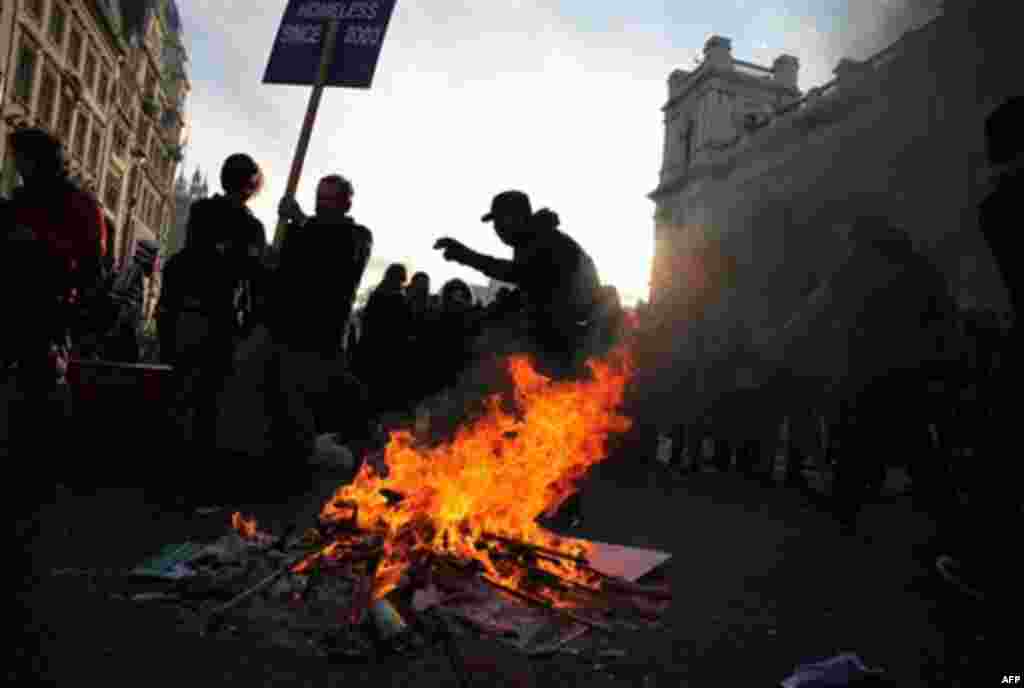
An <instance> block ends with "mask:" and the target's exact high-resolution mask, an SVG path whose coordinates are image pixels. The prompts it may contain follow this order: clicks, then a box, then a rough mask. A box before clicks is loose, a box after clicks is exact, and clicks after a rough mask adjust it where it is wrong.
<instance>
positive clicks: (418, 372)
mask: <svg viewBox="0 0 1024 688" xmlns="http://www.w3.org/2000/svg"><path fill="white" fill-rule="evenodd" d="M431 296H432V295H431V293H430V276H429V275H428V274H427V273H425V272H417V273H415V274H413V276H412V278H410V280H409V285H408V286H407V287H406V288H405V298H406V301H407V302H408V304H409V318H410V320H409V329H410V331H409V346H410V348H411V350H412V351H423V350H425V349H426V348H427V347H429V346H430V338H431V335H432V331H433V329H434V327H433V326H434V323H435V321H436V319H437V317H438V311H439V310H440V308H438V307H435V305H434V304H435V303H439V299H438V300H435V299H432V298H431ZM407 374H408V376H409V377H408V381H409V386H410V388H409V393H410V397H411V398H413V399H414V400H416V401H418V400H420V399H422V398H423V397H425V396H426V395H427V394H429V393H430V389H431V387H432V384H433V383H432V381H431V373H430V370H429V369H428V368H427V367H425V366H421V365H413V366H411V367H410V369H409V370H408V373H407Z"/></svg>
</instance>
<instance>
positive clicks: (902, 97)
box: [649, 4, 1019, 348]
mask: <svg viewBox="0 0 1024 688" xmlns="http://www.w3.org/2000/svg"><path fill="white" fill-rule="evenodd" d="M969 14H970V15H971V16H970V17H968V16H967V15H969ZM983 23H984V22H982V20H981V19H980V18H979V17H978V16H977V14H976V13H975V12H974V10H973V9H971V8H969V7H967V6H966V4H965V5H964V6H963V7H961V6H960V5H955V6H954V7H951V8H950V9H946V10H945V11H944V12H942V13H940V14H939V15H938V16H935V17H933V18H931V19H930V20H929V21H927V22H925V23H923V24H922V25H920V26H918V27H916V28H914V29H912V30H910V31H908V32H907V33H906V34H904V36H903V37H902V38H900V39H899V40H898V41H896V43H894V44H893V45H892V46H890V47H889V48H887V49H885V50H883V51H881V52H880V53H878V54H876V55H874V56H872V57H871V58H869V59H867V60H865V61H862V62H857V61H853V60H848V59H844V60H842V61H841V62H840V64H839V65H838V66H837V67H836V69H835V78H834V79H833V80H832V81H830V82H829V83H827V84H825V85H823V86H821V87H818V88H815V89H812V90H810V91H809V92H808V93H806V94H802V93H800V92H799V91H798V90H797V89H796V80H797V71H798V68H799V65H798V62H797V60H796V58H793V57H790V56H781V57H779V58H778V59H777V60H776V61H775V63H774V64H773V65H772V67H771V68H767V67H759V66H757V65H752V64H750V63H746V62H743V61H740V60H737V59H735V58H734V57H733V56H732V54H731V48H730V44H729V41H728V39H724V38H721V37H717V36H716V37H713V38H711V39H710V40H709V41H708V42H707V45H706V46H705V50H704V55H705V57H704V60H703V62H702V63H701V64H700V66H699V67H698V68H697V69H695V70H694V71H693V72H683V71H675V72H673V73H672V74H671V76H670V77H669V80H668V86H669V89H668V90H669V99H668V102H667V103H666V105H665V106H664V107H663V111H664V114H665V148H664V154H663V164H662V169H661V176H660V183H659V185H658V187H657V189H655V190H654V191H653V192H652V193H651V194H650V196H649V197H650V198H651V200H653V201H654V203H655V257H654V262H653V265H652V273H651V302H652V306H653V308H654V312H655V313H656V314H657V317H658V318H659V319H660V320H661V321H662V322H665V323H667V324H668V325H669V327H668V328H667V331H669V332H674V333H675V334H673V335H670V336H672V337H679V336H682V335H681V333H682V332H685V331H693V326H694V324H695V323H697V322H699V327H698V328H697V329H698V330H701V329H702V330H703V331H704V332H706V333H708V337H707V338H706V341H710V342H711V347H712V348H715V347H718V348H721V347H723V346H724V345H725V344H726V339H727V337H728V335H727V333H728V332H730V331H732V330H733V328H734V327H735V326H737V325H738V324H743V325H746V326H749V327H752V328H754V329H758V328H761V327H767V328H774V327H777V326H779V325H781V324H782V323H783V322H785V320H786V319H787V318H788V316H789V315H790V314H791V313H792V312H793V311H794V310H795V309H796V308H797V307H798V305H799V304H800V303H801V301H802V299H803V298H804V296H805V295H806V293H807V290H808V285H813V284H815V283H820V282H821V281H822V280H823V279H825V278H827V276H828V275H829V273H830V272H831V271H833V270H834V269H835V268H836V267H837V266H838V265H839V263H840V262H841V260H842V259H843V250H844V247H843V243H842V241H841V239H840V237H841V234H842V232H841V230H842V228H843V227H845V226H848V225H849V223H850V221H851V220H852V218H853V217H855V216H856V215H857V214H858V213H863V212H868V213H881V214H884V215H886V216H887V217H889V218H891V219H892V221H893V222H894V224H896V225H897V226H900V227H903V228H904V229H906V230H907V231H908V233H909V234H910V235H911V237H912V239H913V240H914V242H915V245H916V246H917V248H918V249H919V250H921V251H922V252H924V253H925V254H926V255H928V256H929V257H930V258H932V259H933V260H934V261H935V262H936V263H937V264H938V265H939V266H940V267H941V268H942V269H943V271H944V272H945V274H946V276H947V279H948V281H949V283H950V286H951V290H952V291H953V292H954V294H955V295H956V296H957V298H958V299H959V300H960V302H961V304H962V305H963V306H964V307H988V308H993V309H995V310H1006V309H1008V299H1007V295H1006V291H1005V288H1004V287H1003V285H1002V282H1001V280H1000V277H999V275H998V273H997V271H996V268H995V264H994V261H993V258H992V256H991V253H990V252H989V250H988V248H987V246H986V244H985V242H984V241H983V239H982V237H981V234H980V232H979V231H978V222H977V204H978V202H979V201H980V200H981V198H982V197H983V195H984V193H985V182H984V174H983V171H984V170H983V168H984V159H985V156H984V140H983V122H984V119H985V117H986V116H987V114H988V113H989V112H991V110H992V109H994V107H995V106H996V105H998V104H999V102H1001V100H1002V99H1004V98H1005V97H1008V96H1009V95H1012V92H1013V90H1014V89H1013V84H1012V81H1014V80H1015V81H1017V82H1019V78H1016V75H1010V74H1009V73H1008V72H1009V67H1008V65H1007V66H1003V65H999V64H993V63H992V60H990V59H988V58H986V57H983V54H984V52H985V51H986V50H987V49H989V48H991V47H997V48H998V45H996V46H992V45H988V44H986V43H987V42H986V41H985V40H984V39H983V38H981V37H980V36H979V35H977V34H969V33H968V29H966V28H964V27H967V26H972V25H973V26H974V27H979V26H981V25H982V24H983ZM990 25H991V24H990ZM975 30H976V29H975ZM1004 49H1005V48H1004ZM972 64H973V65H979V66H980V65H982V64H984V65H986V66H987V67H988V68H989V69H1000V70H1002V71H1003V73H1004V74H1005V75H1006V76H1008V77H1009V76H1013V77H1014V79H1013V80H1007V79H1003V80H1000V79H996V78H992V77H991V76H987V80H986V81H985V92H982V89H981V86H980V83H981V81H980V80H979V76H986V75H979V73H977V72H974V71H972V70H971V69H970V68H969V67H968V66H965V65H972ZM1008 64H1011V63H1008ZM709 262H712V263H717V264H716V265H710V266H709ZM702 270H703V271H704V272H703V275H704V276H705V277H707V279H705V280H703V281H702V280H701V279H695V278H694V275H695V274H696V275H698V276H700V275H701V271H702ZM723 275H725V278H722V276H723ZM708 280H711V281H713V282H715V285H714V286H715V288H714V289H711V290H709V289H708ZM716 280H717V281H716Z"/></svg>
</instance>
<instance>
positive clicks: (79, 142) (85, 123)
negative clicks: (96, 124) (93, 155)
mask: <svg viewBox="0 0 1024 688" xmlns="http://www.w3.org/2000/svg"><path fill="white" fill-rule="evenodd" d="M77 119H78V123H77V124H76V125H75V157H76V158H78V159H79V160H85V157H86V153H87V152H88V151H86V149H85V147H86V145H87V144H88V143H89V115H87V114H85V112H83V111H82V110H79V111H78V118H77Z"/></svg>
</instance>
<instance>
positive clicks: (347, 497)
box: [321, 350, 632, 604]
mask: <svg viewBox="0 0 1024 688" xmlns="http://www.w3.org/2000/svg"><path fill="white" fill-rule="evenodd" d="M507 365H508V369H509V372H510V373H511V376H512V379H513V382H514V384H515V392H514V402H515V406H516V410H517V412H515V413H512V412H509V411H507V410H506V408H505V407H504V406H503V404H502V400H501V399H500V397H499V396H498V395H494V396H491V397H490V398H488V399H487V402H486V404H487V413H486V414H484V416H483V417H481V418H480V419H479V420H477V421H476V422H474V423H473V424H472V425H469V426H465V427H462V428H460V429H459V430H458V432H457V433H456V436H455V438H454V440H452V441H451V442H450V443H447V444H442V445H441V446H437V447H434V448H429V449H426V448H418V447H416V446H414V444H413V437H412V435H411V434H410V433H408V432H405V431H402V432H394V433H392V435H391V438H390V442H389V443H388V446H387V448H386V450H385V461H386V462H387V465H388V468H389V472H390V474H389V476H388V477H387V478H386V479H382V478H381V477H380V476H378V475H377V474H376V473H373V472H372V471H371V469H370V468H369V467H368V466H366V465H364V466H363V467H362V468H361V469H360V472H359V473H358V475H357V476H356V478H355V480H354V481H353V482H352V484H350V485H347V486H344V487H342V488H341V489H339V490H338V492H337V493H335V495H334V497H333V498H332V499H331V500H329V501H328V503H327V505H326V506H325V507H324V509H323V510H322V512H321V519H322V520H324V521H326V522H332V521H342V520H348V519H349V518H351V511H350V510H348V509H346V508H345V507H344V505H341V504H336V502H342V501H346V502H349V503H351V502H355V503H356V504H357V505H358V523H357V526H358V527H359V528H360V529H365V530H372V531H374V532H377V533H380V534H381V535H383V536H384V540H385V544H384V558H383V560H382V561H381V564H380V567H379V569H378V572H377V580H376V585H375V590H374V594H375V596H377V597H380V596H383V595H386V594H387V593H388V592H389V591H390V590H392V589H394V588H395V587H396V586H397V585H398V584H399V581H400V579H401V577H402V574H403V572H404V571H405V570H406V569H407V568H408V566H409V565H410V564H411V563H412V558H413V555H416V554H420V555H422V554H425V553H427V552H430V551H432V552H436V553H439V554H449V555H453V556H455V557H457V558H459V559H463V560H470V559H475V560H477V561H479V562H480V563H481V564H483V566H484V569H485V575H487V576H488V577H489V578H490V579H491V580H493V581H495V582H498V583H501V584H502V585H506V586H508V587H514V588H517V587H520V583H521V582H522V581H521V580H520V579H521V578H522V577H523V574H522V570H521V569H520V568H518V567H507V566H502V565H501V562H495V561H492V558H491V557H490V555H489V554H488V552H487V550H486V549H481V548H478V547H477V543H478V542H480V541H481V537H482V536H483V535H484V534H485V533H487V534H491V535H499V536H503V537H508V538H513V539H515V540H519V541H521V542H524V543H528V544H531V545H539V546H542V547H546V548H548V549H553V550H558V551H559V552H562V553H565V554H571V555H575V556H584V557H585V556H587V555H588V554H589V551H590V545H589V544H588V543H586V542H585V541H576V540H569V539H564V538H560V537H558V536H556V535H554V534H552V533H550V532H548V531H546V530H544V529H542V528H541V527H540V526H538V525H537V524H536V523H535V522H534V519H535V518H536V517H537V516H538V515H540V514H542V513H544V512H546V511H548V510H550V509H552V508H553V507H555V506H557V505H558V504H560V503H561V502H562V501H564V500H565V499H566V498H567V497H568V496H570V495H571V494H572V493H573V492H575V491H576V490H577V489H578V488H577V482H578V481H579V480H580V479H581V478H583V477H584V475H585V474H586V473H587V471H588V470H589V469H590V467H591V466H593V465H594V464H595V463H597V462H599V461H601V460H602V459H604V458H605V456H606V454H607V449H606V441H607V439H608V436H609V435H610V434H612V433H621V432H625V431H626V430H628V429H629V428H630V426H631V421H630V420H629V419H628V418H626V417H624V416H622V415H620V414H619V413H618V411H617V409H618V408H619V407H620V406H621V404H622V400H623V394H624V390H625V386H626V383H627V381H628V379H629V377H630V376H631V374H632V364H631V361H630V357H629V356H628V355H627V353H626V352H625V351H623V350H617V351H615V352H613V353H612V354H610V355H609V356H607V357H606V358H605V359H604V360H591V361H588V363H587V365H588V367H589V369H590V371H591V376H590V378H591V379H587V380H581V381H568V382H561V381H558V382H556V381H552V380H551V379H549V378H547V377H544V376H543V375H541V374H539V373H538V372H536V371H535V370H534V368H533V367H532V366H531V365H530V363H529V361H528V360H527V359H526V357H524V356H513V357H511V358H509V359H508V360H507ZM382 489H387V490H391V491H394V492H397V493H399V494H401V495H403V496H404V499H402V500H401V501H400V502H398V503H395V504H389V501H388V499H386V498H385V497H384V496H382V494H381V490H382ZM330 549H332V548H330V547H328V548H325V553H327V552H328V550H330ZM538 568H541V569H545V570H548V571H550V572H554V573H557V574H558V575H559V576H560V577H561V578H563V579H565V580H571V581H575V582H579V583H583V584H587V583H590V584H593V582H594V578H593V575H592V574H588V573H585V572H584V570H578V569H573V570H571V571H566V570H564V569H563V568H562V567H560V566H559V565H558V564H554V563H548V562H547V561H545V560H541V561H540V562H539V564H538ZM545 596H548V595H545ZM548 597H550V598H551V599H553V601H555V603H556V604H557V603H558V600H557V599H554V596H548Z"/></svg>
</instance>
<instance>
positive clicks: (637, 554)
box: [589, 540, 672, 583]
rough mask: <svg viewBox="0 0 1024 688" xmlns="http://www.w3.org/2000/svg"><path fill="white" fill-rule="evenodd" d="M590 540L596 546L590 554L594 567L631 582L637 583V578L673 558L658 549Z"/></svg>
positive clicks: (591, 563)
mask: <svg viewBox="0 0 1024 688" xmlns="http://www.w3.org/2000/svg"><path fill="white" fill-rule="evenodd" d="M589 542H590V544H592V545H593V546H594V549H593V552H592V553H591V555H590V565H591V566H592V567H594V568H595V569H597V570H598V571H600V572H601V573H604V574H607V575H609V576H618V577H619V578H624V579H625V580H628V581H629V582H631V583H635V582H636V581H637V579H639V578H640V577H642V576H644V575H645V574H647V573H650V572H651V571H653V570H654V569H655V568H657V567H658V566H660V565H661V564H663V563H664V562H666V561H668V560H669V559H671V558H672V555H671V554H669V553H668V552H661V551H659V550H656V549H641V548H639V547H626V546H625V545H613V544H611V543H608V542H597V541H596V540H590V541H589Z"/></svg>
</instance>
